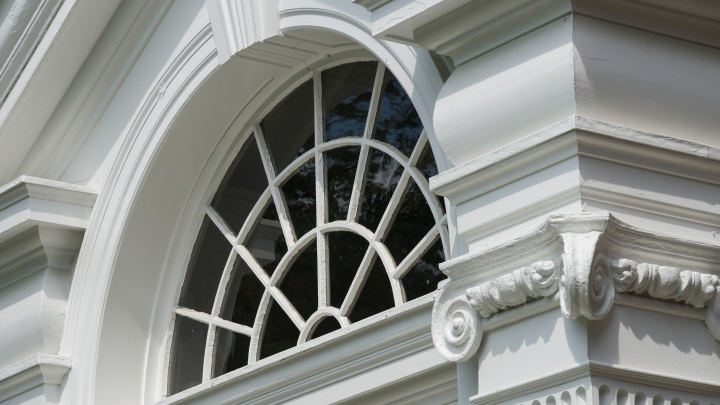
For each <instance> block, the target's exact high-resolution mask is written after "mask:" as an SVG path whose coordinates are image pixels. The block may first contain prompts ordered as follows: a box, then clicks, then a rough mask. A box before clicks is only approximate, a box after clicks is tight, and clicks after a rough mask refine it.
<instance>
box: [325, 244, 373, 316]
mask: <svg viewBox="0 0 720 405" xmlns="http://www.w3.org/2000/svg"><path fill="white" fill-rule="evenodd" d="M327 237H328V248H329V250H330V267H329V268H330V305H332V306H333V307H335V308H340V307H341V306H342V303H343V301H344V300H345V295H347V292H348V290H349V289H350V285H351V284H352V281H353V278H355V274H356V273H357V271H358V268H360V262H362V259H363V256H365V252H366V251H367V248H368V245H369V244H368V242H367V240H365V238H363V237H362V236H359V235H357V234H354V233H352V232H330V233H328V234H327Z"/></svg>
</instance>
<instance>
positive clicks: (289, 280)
mask: <svg viewBox="0 0 720 405" xmlns="http://www.w3.org/2000/svg"><path fill="white" fill-rule="evenodd" d="M280 289H281V290H282V292H283V293H284V294H285V296H286V297H287V298H288V300H290V302H291V303H292V304H293V305H294V306H295V309H297V310H298V312H299V313H300V315H302V316H303V318H305V319H308V318H309V317H310V315H312V314H313V313H314V312H315V310H317V307H318V295H317V293H318V292H317V290H318V285H317V243H316V242H315V241H313V242H311V243H310V244H309V245H308V246H307V247H305V250H303V251H302V253H300V254H299V255H298V256H297V258H296V259H295V262H294V263H293V264H292V266H290V269H289V270H288V271H287V273H285V277H284V278H283V280H282V283H281V284H280Z"/></svg>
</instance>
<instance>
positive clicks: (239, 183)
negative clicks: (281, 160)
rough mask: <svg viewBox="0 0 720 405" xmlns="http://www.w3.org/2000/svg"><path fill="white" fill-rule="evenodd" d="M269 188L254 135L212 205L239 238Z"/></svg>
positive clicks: (225, 179)
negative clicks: (253, 209)
mask: <svg viewBox="0 0 720 405" xmlns="http://www.w3.org/2000/svg"><path fill="white" fill-rule="evenodd" d="M267 186H268V182H267V176H266V175H265V169H264V168H263V164H262V160H261V159H260V152H258V148H257V142H255V137H254V136H252V135H251V136H250V139H248V140H247V141H246V142H245V145H244V146H243V147H242V149H241V150H240V153H238V155H237V157H236V158H235V161H234V162H233V164H232V165H231V166H230V170H228V172H227V174H226V175H225V178H224V179H223V182H222V183H221V184H220V187H219V188H218V191H217V192H216V193H215V197H214V199H213V204H212V206H213V208H215V210H216V211H217V212H218V213H219V214H220V216H221V217H223V219H224V220H225V222H227V224H228V225H230V228H231V229H232V230H233V231H234V232H235V234H236V235H237V234H238V232H240V228H242V226H243V224H244V223H245V219H246V218H247V216H248V214H249V213H250V210H252V208H253V207H254V206H255V203H256V202H257V201H258V198H260V195H261V194H262V192H263V191H265V189H266V188H267Z"/></svg>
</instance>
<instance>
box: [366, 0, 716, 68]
mask: <svg viewBox="0 0 720 405" xmlns="http://www.w3.org/2000/svg"><path fill="white" fill-rule="evenodd" d="M353 2H354V3H357V4H360V5H362V6H363V7H365V8H366V9H367V10H368V11H370V12H371V13H372V29H373V36H375V37H376V38H378V39H385V40H388V41H396V42H400V43H404V44H408V45H413V46H418V47H422V48H425V49H428V50H434V51H436V52H437V53H439V54H442V55H446V56H449V57H451V58H452V59H453V61H454V62H455V64H456V65H461V64H463V63H465V62H467V61H469V60H471V59H473V58H475V57H477V56H480V55H482V54H484V53H486V52H489V51H491V50H493V49H495V48H497V47H498V46H501V45H503V44H505V43H507V42H509V41H512V40H513V39H515V38H518V37H520V36H522V35H524V34H526V33H528V32H530V31H532V30H534V29H537V28H539V27H541V26H543V25H545V24H547V23H549V22H551V21H554V20H556V19H558V18H560V17H562V16H564V15H567V14H569V13H577V14H582V15H586V16H590V17H595V18H599V19H602V20H605V21H612V22H615V23H618V24H621V25H626V26H630V27H634V28H639V29H642V30H646V31H650V32H656V33H660V34H664V35H668V36H671V37H676V38H681V39H685V40H688V41H692V42H697V43H701V44H704V45H710V46H714V47H718V46H720V41H718V38H720V36H718V34H720V25H719V24H718V21H720V10H719V9H718V8H717V7H714V5H713V4H712V3H711V2H706V1H701V0H693V1H687V2H672V1H668V0H634V1H621V0H513V1H503V2H480V1H476V2H473V1H469V0H431V1H422V2H421V1H413V0H354V1H353Z"/></svg>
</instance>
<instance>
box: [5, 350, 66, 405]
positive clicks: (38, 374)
mask: <svg viewBox="0 0 720 405" xmlns="http://www.w3.org/2000/svg"><path fill="white" fill-rule="evenodd" d="M70 368H71V359H70V357H67V356H57V355H49V354H36V355H34V356H32V357H29V358H27V359H25V360H22V361H20V362H17V363H15V364H13V365H11V366H8V367H6V368H4V369H2V370H0V393H1V394H0V401H3V400H5V399H8V398H10V397H12V396H14V395H17V394H19V393H21V392H24V391H27V390H29V389H31V388H33V387H37V386H38V385H41V384H46V385H49V386H58V385H60V384H61V383H62V381H63V378H64V377H65V375H66V374H67V373H68V372H69V371H70Z"/></svg>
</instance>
